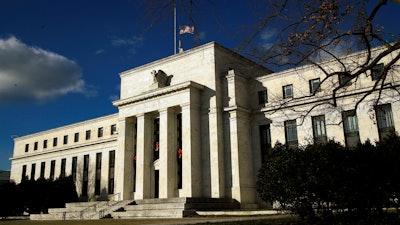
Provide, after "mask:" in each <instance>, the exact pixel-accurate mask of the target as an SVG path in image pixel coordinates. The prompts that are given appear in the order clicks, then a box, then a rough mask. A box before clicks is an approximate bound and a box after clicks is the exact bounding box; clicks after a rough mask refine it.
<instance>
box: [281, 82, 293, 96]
mask: <svg viewBox="0 0 400 225" xmlns="http://www.w3.org/2000/svg"><path fill="white" fill-rule="evenodd" d="M282 89H283V98H293V85H291V84H290V85H286V86H283V87H282Z"/></svg>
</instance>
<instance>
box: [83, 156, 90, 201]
mask: <svg viewBox="0 0 400 225" xmlns="http://www.w3.org/2000/svg"><path fill="white" fill-rule="evenodd" d="M88 188H89V155H84V156H83V176H82V196H85V197H86V196H88Z"/></svg>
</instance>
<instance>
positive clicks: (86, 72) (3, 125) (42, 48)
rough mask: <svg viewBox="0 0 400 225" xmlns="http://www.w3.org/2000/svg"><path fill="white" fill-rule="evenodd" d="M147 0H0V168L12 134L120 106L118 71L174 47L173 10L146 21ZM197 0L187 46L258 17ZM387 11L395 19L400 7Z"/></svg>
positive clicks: (232, 38)
mask: <svg viewBox="0 0 400 225" xmlns="http://www.w3.org/2000/svg"><path fill="white" fill-rule="evenodd" d="M142 2H145V1H135V0H113V1H111V0H109V1H106V0H82V1H78V0H0V169H6V170H8V169H10V164H11V163H10V161H9V158H10V157H11V156H12V152H13V137H17V136H18V137H20V136H24V135H28V134H31V133H35V132H39V131H44V130H48V129H51V128H55V127H59V126H63V125H67V124H71V123H75V122H79V121H83V120H87V119H92V118H96V117H99V116H104V115H108V114H112V113H116V112H117V108H115V107H114V106H113V105H112V101H113V100H116V99H118V96H119V84H120V79H119V75H118V74H119V73H120V72H123V71H125V70H128V69H131V68H134V67H137V66H140V65H142V64H145V63H149V62H152V61H154V60H157V59H160V58H163V57H166V56H169V55H172V54H173V14H172V13H171V15H169V16H168V17H166V18H165V19H164V20H163V21H158V22H157V23H155V24H154V25H153V26H152V27H150V28H149V26H148V25H149V24H150V22H149V21H143V17H144V13H145V10H144V5H143V3H142ZM196 2H198V3H199V2H200V3H199V5H198V7H197V8H196V9H195V11H194V14H193V17H194V19H195V22H196V24H195V35H184V36H179V35H178V37H180V38H181V39H182V42H183V47H184V49H189V48H191V47H193V46H197V45H201V44H204V43H208V42H210V41H216V42H218V43H220V44H222V45H224V46H226V47H228V48H235V47H237V46H238V45H239V44H240V41H241V40H242V39H241V37H242V35H245V34H246V33H245V31H246V29H244V28H248V26H249V25H250V24H252V25H254V21H255V19H257V17H256V15H255V14H253V13H252V12H253V11H254V7H256V6H255V5H253V4H252V1H245V0H243V1H239V0H238V1H232V0H216V1H212V2H213V3H210V1H206V0H204V1H196ZM178 7H179V6H178ZM386 10H388V12H387V13H385V17H383V18H382V19H383V20H391V21H393V24H395V23H396V22H397V21H398V19H399V16H398V15H399V7H398V6H397V5H396V6H393V4H391V7H387V9H386ZM150 18H151V16H150ZM187 23H188V15H186V14H184V13H181V12H180V11H179V10H178V25H185V24H187ZM146 28H148V29H146ZM277 29H279V28H278V27H271V29H269V30H267V31H265V32H264V33H263V34H262V35H260V40H259V41H260V42H263V41H264V42H265V43H261V44H265V45H268V41H270V38H271V34H273V33H274V32H276V30H277ZM263 38H264V40H263Z"/></svg>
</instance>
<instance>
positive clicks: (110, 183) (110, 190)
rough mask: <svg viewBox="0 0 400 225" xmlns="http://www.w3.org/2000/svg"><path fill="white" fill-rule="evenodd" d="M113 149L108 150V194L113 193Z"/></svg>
mask: <svg viewBox="0 0 400 225" xmlns="http://www.w3.org/2000/svg"><path fill="white" fill-rule="evenodd" d="M114 168H115V150H112V151H110V153H109V161H108V194H114Z"/></svg>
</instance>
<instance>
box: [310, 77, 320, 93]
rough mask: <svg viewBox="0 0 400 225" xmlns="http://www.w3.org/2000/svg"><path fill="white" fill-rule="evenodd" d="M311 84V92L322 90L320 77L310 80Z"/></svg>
mask: <svg viewBox="0 0 400 225" xmlns="http://www.w3.org/2000/svg"><path fill="white" fill-rule="evenodd" d="M309 85H310V94H315V93H317V92H320V91H321V87H320V79H319V78H316V79H312V80H310V81H309Z"/></svg>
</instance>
